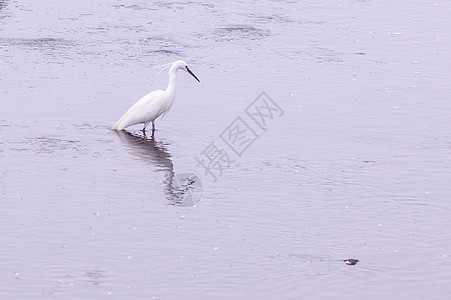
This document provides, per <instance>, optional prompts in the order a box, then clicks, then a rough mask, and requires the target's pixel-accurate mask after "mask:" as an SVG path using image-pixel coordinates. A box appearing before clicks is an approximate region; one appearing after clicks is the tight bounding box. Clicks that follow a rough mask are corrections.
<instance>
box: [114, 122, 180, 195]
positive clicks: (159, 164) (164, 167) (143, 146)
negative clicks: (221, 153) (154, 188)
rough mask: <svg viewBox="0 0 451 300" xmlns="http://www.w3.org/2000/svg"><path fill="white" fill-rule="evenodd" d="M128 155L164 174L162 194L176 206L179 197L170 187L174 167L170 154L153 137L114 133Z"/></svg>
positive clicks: (121, 132)
mask: <svg viewBox="0 0 451 300" xmlns="http://www.w3.org/2000/svg"><path fill="white" fill-rule="evenodd" d="M116 133H117V135H118V136H119V137H120V138H121V140H122V142H123V143H124V145H125V146H126V147H127V148H128V150H129V153H131V154H132V155H134V156H135V157H137V158H138V159H139V160H141V161H143V162H145V163H146V164H147V165H150V166H152V167H155V168H156V169H155V170H156V171H159V172H164V174H165V179H164V180H163V184H164V185H165V189H164V193H165V194H166V197H167V198H168V200H169V203H170V204H178V203H179V202H180V196H183V195H179V194H178V193H177V192H176V191H174V189H173V187H172V182H173V179H174V165H173V164H172V160H171V154H170V153H169V151H168V149H167V148H166V147H165V146H164V145H162V144H161V143H159V142H157V141H155V139H154V137H153V136H152V137H150V138H147V136H146V135H144V136H139V135H135V134H131V133H129V132H127V131H116Z"/></svg>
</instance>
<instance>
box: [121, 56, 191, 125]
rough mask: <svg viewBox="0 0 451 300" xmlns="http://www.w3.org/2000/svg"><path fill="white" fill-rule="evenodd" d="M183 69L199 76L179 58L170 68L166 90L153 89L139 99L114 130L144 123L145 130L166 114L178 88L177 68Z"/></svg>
mask: <svg viewBox="0 0 451 300" xmlns="http://www.w3.org/2000/svg"><path fill="white" fill-rule="evenodd" d="M178 69H182V70H184V71H186V72H189V73H190V74H191V75H192V76H193V77H194V78H196V80H197V81H199V79H197V77H196V76H195V75H194V74H193V73H192V72H191V70H190V69H189V68H188V66H187V64H186V62H184V61H182V60H178V61H176V62H174V63H173V64H172V65H171V67H170V69H169V84H168V87H167V89H166V90H164V91H163V90H156V91H153V92H151V93H149V94H147V95H145V96H144V97H142V98H141V99H139V100H138V101H137V102H136V103H135V104H133V106H132V107H130V109H129V110H127V112H126V113H125V114H124V115H123V116H122V117H121V118H120V119H119V121H117V122H116V124H115V125H114V126H113V129H114V130H124V129H125V128H127V127H129V126H132V125H136V124H141V123H142V124H144V127H143V130H145V129H146V127H147V125H149V123H150V122H154V121H155V119H157V118H158V117H160V116H161V115H163V114H166V113H167V112H168V111H169V109H171V107H172V104H173V103H174V100H175V88H176V74H177V70H178Z"/></svg>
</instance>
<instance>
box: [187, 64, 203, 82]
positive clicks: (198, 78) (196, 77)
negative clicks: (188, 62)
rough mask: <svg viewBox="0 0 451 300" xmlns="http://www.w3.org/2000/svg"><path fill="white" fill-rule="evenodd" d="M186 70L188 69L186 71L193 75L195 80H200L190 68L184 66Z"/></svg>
mask: <svg viewBox="0 0 451 300" xmlns="http://www.w3.org/2000/svg"><path fill="white" fill-rule="evenodd" d="M186 70H187V71H188V73H190V74H191V76H193V77H194V78H196V80H197V81H199V82H200V80H199V78H197V77H196V75H194V73H193V72H191V70H190V69H189V68H188V66H186Z"/></svg>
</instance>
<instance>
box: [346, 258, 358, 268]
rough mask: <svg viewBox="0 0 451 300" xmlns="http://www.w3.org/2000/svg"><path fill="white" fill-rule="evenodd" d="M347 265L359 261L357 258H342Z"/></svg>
mask: <svg viewBox="0 0 451 300" xmlns="http://www.w3.org/2000/svg"><path fill="white" fill-rule="evenodd" d="M343 261H344V262H345V263H346V264H347V265H350V266H353V265H355V264H357V263H358V262H359V260H358V259H356V258H348V259H345V260H343Z"/></svg>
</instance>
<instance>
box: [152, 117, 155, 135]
mask: <svg viewBox="0 0 451 300" xmlns="http://www.w3.org/2000/svg"><path fill="white" fill-rule="evenodd" d="M154 136H155V121H152V138H153V137H154Z"/></svg>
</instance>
